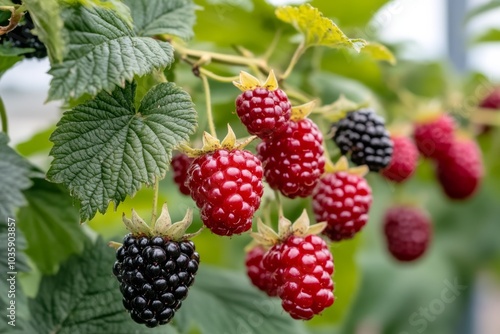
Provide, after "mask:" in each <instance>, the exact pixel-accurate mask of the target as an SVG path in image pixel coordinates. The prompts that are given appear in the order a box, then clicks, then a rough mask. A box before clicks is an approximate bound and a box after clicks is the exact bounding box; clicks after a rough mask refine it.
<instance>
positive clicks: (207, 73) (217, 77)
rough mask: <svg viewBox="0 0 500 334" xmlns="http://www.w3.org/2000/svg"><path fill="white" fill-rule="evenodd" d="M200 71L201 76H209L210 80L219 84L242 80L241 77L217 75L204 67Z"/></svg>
mask: <svg viewBox="0 0 500 334" xmlns="http://www.w3.org/2000/svg"><path fill="white" fill-rule="evenodd" d="M199 69H200V74H203V75H205V76H207V77H208V78H210V79H213V80H215V81H218V82H233V81H237V80H239V79H240V77H239V76H233V77H224V76H221V75H217V74H215V73H214V72H212V71H209V70H207V69H205V68H203V67H200V68H199Z"/></svg>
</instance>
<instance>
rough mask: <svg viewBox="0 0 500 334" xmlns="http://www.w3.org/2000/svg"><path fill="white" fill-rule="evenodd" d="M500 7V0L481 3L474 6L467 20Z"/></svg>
mask: <svg viewBox="0 0 500 334" xmlns="http://www.w3.org/2000/svg"><path fill="white" fill-rule="evenodd" d="M499 7H500V0H490V1H489V2H487V3H485V4H482V5H479V6H477V7H474V8H473V9H472V10H471V11H469V13H467V15H466V20H467V21H469V20H472V19H473V18H475V17H477V16H479V15H481V14H484V13H487V12H489V11H491V10H494V9H497V8H499Z"/></svg>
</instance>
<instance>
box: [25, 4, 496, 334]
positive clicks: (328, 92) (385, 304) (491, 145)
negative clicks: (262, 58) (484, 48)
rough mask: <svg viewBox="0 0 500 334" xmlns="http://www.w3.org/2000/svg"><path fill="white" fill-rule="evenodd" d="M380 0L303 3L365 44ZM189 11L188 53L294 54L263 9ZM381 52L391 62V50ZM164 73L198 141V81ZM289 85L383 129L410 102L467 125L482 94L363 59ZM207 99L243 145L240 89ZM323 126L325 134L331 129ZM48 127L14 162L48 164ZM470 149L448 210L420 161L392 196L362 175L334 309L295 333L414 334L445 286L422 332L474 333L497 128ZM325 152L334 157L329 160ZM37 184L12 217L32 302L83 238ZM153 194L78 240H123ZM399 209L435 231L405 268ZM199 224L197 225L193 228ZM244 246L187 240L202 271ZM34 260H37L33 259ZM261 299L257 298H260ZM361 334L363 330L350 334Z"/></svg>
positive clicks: (411, 68)
mask: <svg viewBox="0 0 500 334" xmlns="http://www.w3.org/2000/svg"><path fill="white" fill-rule="evenodd" d="M387 2H388V1H384V0H338V1H330V0H313V1H311V4H312V5H313V6H315V7H318V8H319V9H320V10H321V11H322V12H323V13H324V14H325V15H326V16H328V17H331V18H333V19H334V21H335V22H336V23H338V24H339V26H340V27H342V29H344V31H346V33H347V34H348V35H349V36H351V37H361V38H365V37H366V36H367V35H368V36H370V38H371V39H376V38H377V31H376V30H374V29H369V28H368V27H369V22H370V20H371V19H372V17H373V15H374V13H376V12H377V10H379V9H380V8H381V7H382V6H384V5H385V4H386V3H387ZM196 3H197V4H198V5H199V6H201V7H202V9H200V10H198V11H197V24H196V26H195V38H194V40H192V41H191V42H190V43H189V47H190V48H194V49H203V50H212V51H215V50H217V51H218V52H227V53H236V51H235V48H236V47H237V46H240V47H244V48H245V49H247V50H250V51H251V52H253V53H255V54H256V55H260V54H263V53H264V52H265V51H266V49H267V47H268V46H269V44H270V43H271V42H272V40H273V39H274V38H275V35H276V33H277V32H278V33H279V34H280V39H279V42H278V44H277V47H276V51H275V52H274V53H273V55H272V57H271V59H270V63H271V65H272V66H273V67H274V68H276V69H278V70H280V71H282V70H284V68H285V67H286V65H287V63H288V61H289V58H290V56H291V54H292V53H293V51H294V48H295V45H296V44H295V40H296V39H295V34H296V33H295V31H294V30H292V28H291V27H288V26H286V25H284V24H283V23H282V22H280V21H278V20H277V19H276V18H275V15H274V7H273V6H271V5H270V4H268V3H267V2H265V1H264V0H254V1H251V0H197V1H196ZM491 3H492V4H493V3H495V4H497V3H498V2H496V1H492V2H491ZM494 7H496V6H493V5H490V7H488V8H483V9H482V10H475V12H474V13H472V14H471V15H481V14H482V13H484V12H485V11H486V10H487V9H491V8H494ZM499 39H500V36H499V32H498V30H496V31H495V30H491V31H489V32H487V33H485V34H484V35H482V36H477V37H475V38H474V40H473V43H479V42H490V41H498V40H499ZM388 46H389V47H390V49H392V51H393V52H394V53H395V54H396V56H397V54H398V50H399V49H400V48H401V45H398V44H394V45H388ZM208 68H209V69H210V70H212V71H214V72H215V73H218V74H221V75H236V74H237V73H238V72H239V71H240V70H242V69H243V68H238V67H227V66H221V65H215V64H214V65H210V66H209V67H208ZM167 75H168V76H169V77H171V78H175V81H176V82H177V83H178V84H179V85H180V86H182V87H184V88H185V89H186V90H187V91H188V92H189V93H190V94H191V95H192V96H193V100H194V102H195V104H196V106H197V110H198V112H199V114H200V119H199V130H198V131H199V133H201V131H204V130H205V129H207V122H206V119H205V113H204V110H205V105H204V103H205V102H204V95H203V91H202V87H201V82H200V80H199V79H198V78H196V77H195V76H194V75H193V74H192V73H191V68H190V67H189V66H187V65H186V64H185V63H176V64H175V66H174V67H173V69H172V70H169V71H168V73H167ZM289 83H290V85H292V86H296V87H300V88H301V89H303V90H304V91H305V92H306V93H307V94H308V95H309V96H311V97H318V98H319V99H321V101H322V103H325V104H326V103H331V102H333V101H334V100H336V99H337V98H338V97H339V96H340V95H341V94H344V95H345V96H346V97H348V98H349V99H353V100H356V101H359V102H362V101H367V100H368V101H370V103H371V104H372V105H373V106H375V107H376V108H377V111H378V112H379V113H381V114H384V115H386V116H387V119H388V121H389V123H390V122H391V121H393V120H398V121H405V122H410V120H411V115H412V113H414V112H416V110H417V109H418V108H419V107H420V105H419V103H423V104H425V103H427V102H429V101H431V100H437V101H442V102H443V103H444V106H445V107H447V108H449V110H451V111H453V112H456V113H457V114H458V115H459V117H458V119H460V120H461V121H462V123H463V125H464V127H469V124H468V122H467V117H463V115H466V116H467V115H468V116H470V114H464V113H465V112H469V111H470V108H468V107H469V106H472V105H473V104H474V103H476V102H478V101H480V99H481V98H482V97H483V96H484V95H485V94H486V93H487V92H488V89H490V88H491V84H490V83H489V82H488V80H487V78H486V77H485V76H484V75H482V74H480V73H470V74H467V75H458V74H457V73H455V72H454V71H453V69H452V68H451V66H450V64H449V63H448V62H446V61H443V62H418V61H408V60H407V61H400V62H398V64H397V65H395V66H391V65H388V64H385V63H378V62H375V61H373V60H371V59H369V58H368V57H364V56H356V55H353V54H346V53H345V52H341V51H336V50H327V49H323V48H318V49H315V50H308V51H307V53H306V54H305V55H304V57H303V59H301V61H300V63H299V64H298V66H297V68H296V70H295V71H294V73H293V75H292V76H291V77H290V80H289ZM211 89H212V101H213V108H214V113H215V121H216V126H217V129H218V130H219V136H222V135H224V134H225V131H226V130H225V129H226V127H225V124H226V123H230V124H231V126H233V128H234V129H235V131H236V133H237V134H238V135H240V136H245V131H244V129H243V128H242V126H241V125H240V123H239V121H238V118H237V116H236V114H235V112H234V99H235V97H236V96H237V95H238V94H239V92H238V90H237V89H236V88H235V87H234V86H232V85H231V84H229V83H217V82H211ZM405 96H406V97H408V96H409V97H410V98H409V99H410V100H408V99H405V98H404V97H405ZM467 99H469V100H467ZM467 101H469V102H467ZM470 101H472V102H470ZM466 102H467V103H466ZM321 126H322V127H323V128H324V129H328V127H329V124H324V123H323V124H321ZM53 129H54V128H50V129H48V130H46V131H43V132H40V133H37V134H35V135H34V136H33V138H31V139H30V140H28V141H26V142H23V143H20V144H19V145H17V150H18V151H19V152H20V153H21V154H22V155H24V156H27V157H29V158H30V159H32V161H34V162H35V163H36V164H37V165H38V166H40V168H42V169H43V170H46V168H47V167H48V163H49V161H48V160H47V158H46V157H47V155H48V152H49V150H50V147H51V143H50V142H49V140H48V138H49V136H50V133H51V132H52V131H53ZM478 140H479V143H480V145H481V148H482V151H483V154H484V159H485V165H486V166H487V171H486V177H485V179H484V182H483V185H482V187H481V190H480V191H479V192H478V193H477V195H476V196H475V197H474V198H472V199H471V200H468V201H466V202H450V201H449V200H448V199H446V198H445V196H444V195H443V194H442V192H441V191H440V189H439V185H438V184H437V182H436V180H435V178H434V176H433V168H434V166H432V164H431V163H430V162H428V161H423V160H421V161H420V162H419V167H418V172H417V175H415V177H414V178H413V179H411V180H410V181H409V182H408V183H406V184H404V185H402V186H395V185H393V184H389V183H388V182H386V181H384V180H382V179H381V178H380V177H379V176H378V175H370V176H369V183H370V185H371V186H372V188H373V194H374V204H373V206H372V209H371V212H370V221H369V223H368V224H367V226H366V228H365V229H364V231H363V232H362V233H360V234H359V235H358V236H356V237H355V238H354V239H353V240H351V241H343V242H341V243H338V244H334V245H332V252H333V255H334V259H335V276H334V281H335V287H336V290H335V295H336V298H337V299H336V302H335V304H334V306H333V307H331V308H330V309H328V310H327V311H325V312H324V314H323V315H322V316H319V317H316V318H315V319H314V320H313V321H311V322H308V323H307V324H306V326H307V329H306V328H302V324H300V323H298V324H297V326H298V328H299V327H300V328H302V329H300V331H297V333H299V332H301V331H303V333H311V334H314V333H317V334H320V333H395V334H399V333H415V332H416V329H418V328H419V327H415V326H414V325H412V323H411V322H410V317H411V315H412V314H413V313H414V312H419V309H420V308H421V307H429V304H430V303H431V302H432V301H433V300H435V299H436V298H438V299H439V298H440V296H441V293H442V291H443V289H444V288H445V287H446V282H455V281H457V282H458V283H459V284H460V285H463V286H465V287H466V289H465V290H464V291H463V292H462V293H461V294H460V295H459V296H458V297H457V299H456V301H455V302H453V303H450V304H446V305H445V306H446V309H445V310H444V311H443V312H442V313H441V314H439V315H438V316H436V317H435V320H433V321H429V322H428V323H427V324H428V327H427V328H426V332H427V333H440V334H447V333H450V334H452V333H453V334H455V333H472V329H471V328H472V327H471V326H472V325H471V317H472V311H473V308H474V290H475V281H476V279H477V277H478V273H480V272H483V271H488V272H490V273H495V272H496V273H497V275H498V277H499V278H500V242H499V241H498V240H499V239H498V238H499V236H500V218H499V217H500V206H499V205H498V204H499V199H500V155H499V154H498V153H499V152H500V131H498V128H497V129H495V130H494V131H492V132H489V133H488V134H485V135H483V136H481V137H480V138H479V139H478ZM329 145H330V144H329ZM332 147H333V146H332ZM332 153H333V154H335V153H336V152H334V151H333V150H332ZM171 178H172V176H171V175H170V174H168V175H167V177H166V178H165V179H164V180H163V181H162V182H161V188H160V201H161V202H163V201H166V202H167V203H169V206H170V210H171V214H172V216H173V219H174V220H180V219H181V218H182V216H183V215H184V213H185V210H186V209H187V208H188V207H192V206H193V203H192V201H191V199H189V198H186V197H183V196H182V195H180V194H179V192H178V191H177V188H176V186H175V184H174V183H173V182H172V179H171ZM36 182H37V183H39V185H40V187H37V188H36V190H28V191H26V196H27V198H28V201H29V202H30V203H32V204H34V206H32V207H30V208H29V209H26V208H24V209H21V211H20V213H19V225H20V227H21V230H22V231H23V232H24V233H25V235H26V239H27V241H28V248H27V250H26V253H27V254H28V255H29V256H30V261H31V262H30V263H31V267H32V271H31V272H30V273H28V274H23V276H21V278H22V286H23V287H24V290H25V291H26V294H27V295H28V296H31V297H33V296H35V295H36V292H37V287H38V284H39V279H40V277H41V274H42V273H43V274H53V273H56V272H57V271H58V268H59V265H60V264H61V263H62V262H63V261H64V260H66V259H67V258H68V257H69V256H70V255H71V254H75V253H79V252H81V251H82V249H83V241H82V230H81V229H79V228H75V226H69V225H68V224H67V221H68V220H73V221H74V220H75V219H76V218H75V217H77V211H76V209H74V208H73V207H71V205H70V204H71V203H70V202H68V197H67V194H66V193H65V190H64V189H60V188H59V187H56V186H54V185H50V184H48V183H47V182H45V181H43V180H37V181H36ZM152 195H153V193H152V190H151V189H143V190H141V191H140V192H138V193H137V195H136V196H135V197H133V198H129V199H127V200H126V201H125V202H124V203H123V204H121V205H120V206H119V208H118V209H117V210H113V208H110V210H108V212H107V213H106V214H105V215H100V214H98V215H97V216H96V218H94V219H93V220H92V221H91V222H89V223H88V225H85V226H84V227H83V230H84V231H85V234H86V235H93V234H94V233H98V234H100V235H102V236H103V237H104V238H105V239H112V238H113V239H115V240H119V239H120V238H121V236H122V235H124V234H125V233H126V231H125V229H124V227H123V224H122V223H121V215H122V212H125V213H126V214H130V212H131V209H132V208H134V209H135V210H137V211H138V213H139V214H140V215H141V216H143V217H148V216H149V215H150V208H151V199H152ZM402 200H411V201H415V202H417V203H419V204H420V205H422V206H423V207H425V208H426V209H427V210H428V211H429V212H430V214H431V216H432V220H433V225H434V236H433V242H432V246H431V249H430V250H429V251H428V253H427V255H426V256H425V258H423V259H422V260H420V261H418V262H416V263H412V264H404V265H402V264H399V263H396V262H395V261H394V260H392V258H390V256H389V254H388V253H387V251H386V250H385V244H384V242H383V239H382V237H383V235H382V226H381V224H382V216H383V214H384V211H385V209H387V208H388V207H389V206H391V205H393V204H394V203H397V202H399V201H402ZM37 201H41V203H36V202H37ZM69 201H70V200H69ZM61 203H64V208H63V205H62V204H61ZM284 205H285V213H286V214H287V215H288V217H289V218H291V219H294V218H296V217H298V215H299V214H300V211H301V210H302V207H306V208H308V209H309V210H310V203H309V201H308V200H293V201H292V200H285V202H284ZM273 215H274V216H276V213H275V212H274V213H273ZM195 216H196V215H195ZM200 224H201V223H200V221H199V220H196V223H195V224H194V225H195V226H193V229H195V228H197V227H199V226H200ZM35 234H36V238H35V237H34V236H35ZM56 240H65V241H67V243H65V244H61V243H59V241H56ZM249 241H250V238H249V236H248V235H244V236H238V237H233V238H220V237H217V236H215V235H212V234H210V233H209V232H208V231H204V232H203V233H202V234H201V235H200V236H198V237H196V239H195V242H196V245H197V249H198V251H199V253H200V254H202V261H203V263H204V264H210V265H213V266H216V267H223V268H226V269H231V270H237V271H239V272H240V273H242V272H243V271H244V256H245V254H244V251H243V248H244V247H245V245H246V244H248V242H249ZM47 245H50V246H49V250H47V249H45V247H47ZM56 245H57V246H56ZM40 252H43V256H39V254H40ZM212 288H214V289H215V288H216V287H212ZM261 297H262V299H264V298H266V297H265V296H264V295H263V294H262V296H261ZM199 302H200V303H202V302H203V300H201V301H199ZM185 309H187V306H186V307H185V308H184V310H185ZM228 311H229V312H230V310H228ZM219 312H223V311H222V310H220V311H219ZM361 329H363V330H365V331H366V332H360V330H361ZM194 332H196V328H194V329H193V333H194ZM257 332H258V333H260V332H259V331H257Z"/></svg>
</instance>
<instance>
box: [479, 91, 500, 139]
mask: <svg viewBox="0 0 500 334" xmlns="http://www.w3.org/2000/svg"><path fill="white" fill-rule="evenodd" d="M479 106H480V107H481V108H485V109H489V110H491V111H499V110H500V87H497V88H495V89H493V91H491V92H490V93H489V94H488V95H487V96H486V97H485V98H484V100H483V101H481V103H480V104H479ZM491 129H492V127H491V125H481V126H479V129H478V130H479V133H480V134H483V133H487V132H489V131H490V130H491Z"/></svg>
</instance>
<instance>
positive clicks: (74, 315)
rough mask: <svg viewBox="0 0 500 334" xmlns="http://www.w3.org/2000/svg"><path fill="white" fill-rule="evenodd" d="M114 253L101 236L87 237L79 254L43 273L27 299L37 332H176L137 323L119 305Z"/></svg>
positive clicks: (120, 303)
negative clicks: (33, 295)
mask: <svg viewBox="0 0 500 334" xmlns="http://www.w3.org/2000/svg"><path fill="white" fill-rule="evenodd" d="M114 258H115V252H114V251H113V250H112V249H111V248H109V247H108V246H107V245H106V243H105V242H104V241H103V240H102V239H101V238H99V239H97V241H96V243H95V244H94V243H92V242H90V241H88V240H87V242H86V246H85V249H84V251H83V253H82V254H81V255H80V256H73V257H71V258H70V259H69V260H68V261H67V262H66V263H65V264H63V265H62V267H61V269H60V270H59V272H58V273H57V275H55V276H45V277H44V278H43V279H42V282H41V283H40V288H39V292H38V295H37V296H36V298H35V299H32V300H30V302H29V306H30V310H31V314H32V319H31V323H32V324H33V327H34V328H36V329H37V330H38V333H58V334H65V333H68V334H69V333H71V334H74V333H120V334H129V333H130V334H132V333H169V334H173V333H175V330H174V329H172V327H170V326H168V325H167V326H161V327H160V328H157V329H150V328H146V327H145V326H143V325H138V324H136V323H135V322H134V321H133V320H132V319H130V316H129V315H128V314H127V312H126V310H125V308H124V307H123V304H122V295H121V293H120V290H119V284H118V281H117V280H116V279H115V277H114V276H113V274H112V271H111V269H112V267H113V262H114Z"/></svg>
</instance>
